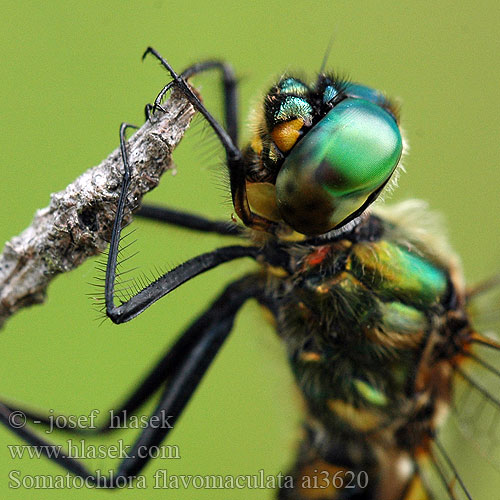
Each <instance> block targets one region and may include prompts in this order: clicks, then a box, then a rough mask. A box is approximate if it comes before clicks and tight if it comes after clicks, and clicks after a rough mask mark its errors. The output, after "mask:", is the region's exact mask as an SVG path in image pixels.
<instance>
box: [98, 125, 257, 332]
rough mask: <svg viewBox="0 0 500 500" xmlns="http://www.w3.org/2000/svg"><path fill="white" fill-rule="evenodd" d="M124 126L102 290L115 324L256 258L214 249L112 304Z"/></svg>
mask: <svg viewBox="0 0 500 500" xmlns="http://www.w3.org/2000/svg"><path fill="white" fill-rule="evenodd" d="M130 126H131V125H128V124H126V123H124V124H122V126H121V127H120V147H121V152H122V158H123V167H124V174H123V183H122V187H121V191H120V198H119V200H118V208H117V210H116V217H115V222H114V225H113V231H112V233H111V243H110V245H109V254H108V263H107V266H106V284H105V287H104V293H105V302H106V314H107V315H108V317H109V318H110V319H111V320H112V321H113V322H115V323H123V322H125V321H129V320H131V319H132V318H135V317H136V316H137V315H139V314H140V313H141V312H143V311H144V310H145V309H146V308H147V307H149V306H150V305H151V304H153V303H154V302H156V301H157V300H158V299H160V298H162V297H163V296H165V295H167V294H168V293H170V292H171V291H172V290H175V289H176V288H177V287H178V286H180V285H182V284H183V283H185V282H186V281H188V280H190V279H191V278H193V277H194V276H197V275H198V274H200V273H203V272H205V271H207V270H209V269H212V268H214V267H216V266H218V265H219V264H222V263H224V262H228V261H230V260H234V259H238V258H241V257H252V258H256V257H257V256H258V255H259V253H260V249H259V248H258V247H252V246H240V245H234V246H229V247H223V248H218V249H216V250H214V251H212V252H209V253H205V254H202V255H199V256H198V257H195V258H193V259H190V260H188V261H187V262H184V264H181V265H180V266H178V267H176V268H175V269H173V270H172V271H169V272H168V273H165V274H164V275H163V276H160V277H159V278H158V279H157V280H156V281H154V282H152V283H151V284H150V285H148V286H147V287H146V288H144V289H143V290H141V291H140V292H139V293H137V294H136V295H134V296H132V297H131V298H130V299H129V300H127V301H126V302H123V303H122V304H120V305H119V306H115V304H114V290H115V279H116V267H117V260H118V253H119V251H118V245H119V242H120V232H121V227H122V221H123V212H124V209H125V200H126V198H127V192H128V187H129V184H130V166H129V163H128V155H127V148H126V143H125V132H126V130H127V128H128V127H130Z"/></svg>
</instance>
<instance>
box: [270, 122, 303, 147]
mask: <svg viewBox="0 0 500 500" xmlns="http://www.w3.org/2000/svg"><path fill="white" fill-rule="evenodd" d="M303 126H304V120H302V119H301V118H295V119H294V120H290V121H287V122H283V123H278V125H276V126H275V127H274V128H273V130H272V132H271V138H272V139H273V141H274V144H276V146H278V148H279V149H280V151H283V152H285V153H286V152H287V151H290V149H292V148H293V146H294V144H295V143H296V142H297V139H298V138H299V136H300V132H299V131H300V129H301V128H302V127H303Z"/></svg>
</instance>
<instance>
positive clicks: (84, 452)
mask: <svg viewBox="0 0 500 500" xmlns="http://www.w3.org/2000/svg"><path fill="white" fill-rule="evenodd" d="M7 449H8V450H9V453H10V457H11V458H12V459H13V460H16V459H22V458H30V459H33V458H44V457H47V458H52V459H57V458H62V457H67V458H72V459H75V460H82V459H86V458H89V459H92V458H94V459H95V458H101V459H104V458H113V459H121V460H123V459H124V458H160V459H169V460H172V459H174V460H175V459H180V458H181V454H180V450H179V446H178V445H175V444H164V445H159V446H139V447H138V448H137V450H136V451H135V452H134V453H131V450H132V445H131V444H125V443H124V442H123V440H122V439H119V440H117V441H116V444H98V445H94V444H90V443H87V441H86V440H85V439H80V440H74V439H68V440H67V441H66V442H65V444H64V446H63V445H62V444H50V445H48V444H47V445H37V446H33V445H30V444H8V445H7Z"/></svg>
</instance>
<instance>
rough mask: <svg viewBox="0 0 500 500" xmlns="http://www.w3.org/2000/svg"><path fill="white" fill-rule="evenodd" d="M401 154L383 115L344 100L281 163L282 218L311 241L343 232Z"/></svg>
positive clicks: (278, 190) (365, 105)
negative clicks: (318, 237) (311, 237)
mask: <svg viewBox="0 0 500 500" xmlns="http://www.w3.org/2000/svg"><path fill="white" fill-rule="evenodd" d="M402 150H403V142H402V139H401V133H400V131H399V128H398V126H397V124H396V122H395V121H394V118H393V117H392V116H391V115H390V114H389V113H388V112H387V111H385V110H384V109H382V108H381V107H379V106H377V105H376V104H374V103H372V102H369V101H366V100H364V99H356V98H347V99H344V100H343V101H342V102H340V103H339V104H338V105H337V106H335V108H333V109H332V110H331V111H329V112H328V114H327V115H326V116H325V117H324V118H323V119H322V120H321V121H320V122H318V123H317V124H316V125H315V126H314V127H313V128H312V129H311V130H310V131H309V132H308V133H307V134H306V136H305V137H304V138H303V139H302V140H301V141H300V142H299V143H298V144H297V145H296V146H295V147H294V148H293V149H292V150H291V152H290V154H289V155H288V157H287V158H286V159H285V161H284V162H283V165H282V167H281V170H280V172H279V174H278V177H277V179H276V199H277V205H278V209H279V211H280V214H281V216H282V217H283V219H284V220H285V222H286V223H287V224H289V225H290V226H291V227H293V229H295V230H296V231H298V232H300V233H303V234H309V235H314V234H323V233H326V232H327V231H330V230H331V229H334V228H336V227H340V226H342V225H343V224H345V223H346V222H348V220H351V219H352V218H353V216H357V215H358V214H360V213H361V212H362V211H363V210H364V209H365V208H366V207H367V206H368V205H369V204H370V203H372V202H373V201H374V200H375V198H376V197H377V195H378V194H379V192H380V191H381V189H382V188H383V186H384V185H385V184H386V182H387V181H388V180H389V178H390V177H391V175H392V173H393V172H394V169H395V168H396V166H397V164H398V162H399V159H400V157H401V152H402Z"/></svg>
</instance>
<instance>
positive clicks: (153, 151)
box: [0, 92, 194, 326]
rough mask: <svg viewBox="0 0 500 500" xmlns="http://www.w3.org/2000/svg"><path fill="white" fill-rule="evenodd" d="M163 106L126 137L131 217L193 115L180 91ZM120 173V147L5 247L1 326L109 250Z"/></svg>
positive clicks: (0, 273) (0, 262)
mask: <svg viewBox="0 0 500 500" xmlns="http://www.w3.org/2000/svg"><path fill="white" fill-rule="evenodd" d="M164 108H165V113H158V114H157V115H156V117H155V118H154V120H153V122H152V123H149V122H146V123H145V124H144V126H143V127H141V128H140V129H139V130H138V131H137V132H136V133H135V134H134V135H133V136H132V137H131V138H130V140H129V141H128V142H127V150H128V152H129V160H130V164H131V168H132V181H131V185H130V192H129V196H128V206H127V210H126V212H127V214H129V215H128V216H127V217H126V219H125V222H129V221H130V213H131V212H132V211H133V210H135V209H136V208H138V206H139V204H140V202H141V199H142V197H143V196H144V194H146V193H147V192H148V191H150V190H151V189H153V188H154V187H156V186H157V184H158V182H159V180H160V176H161V174H162V173H163V172H164V171H165V170H167V169H170V168H172V166H173V163H172V158H171V155H172V151H173V150H174V148H175V147H176V146H177V144H178V143H179V141H180V140H181V138H182V136H183V134H184V132H185V130H186V129H187V127H188V126H189V122H190V121H191V118H192V116H193V114H194V109H193V107H192V106H191V105H190V104H189V102H188V101H187V100H186V99H185V98H184V97H182V96H181V95H180V94H178V93H176V92H174V93H173V94H172V96H171V98H170V99H169V101H168V102H167V103H165V105H164ZM117 132H118V126H117ZM117 137H118V133H117ZM122 175H123V166H122V160H121V156H120V152H119V149H118V148H117V149H116V150H115V151H114V152H113V153H111V154H110V155H109V156H108V158H106V159H105V160H104V161H103V162H102V163H101V164H100V165H98V166H96V167H93V168H91V169H89V170H87V171H86V172H85V173H84V174H82V175H81V176H80V177H78V178H77V179H76V180H75V181H74V182H73V183H71V184H70V185H69V186H68V187H67V188H66V189H64V190H63V191H60V192H58V193H55V194H52V195H51V199H50V204H49V206H48V207H46V208H42V209H40V210H38V211H37V212H36V214H35V217H34V219H33V222H32V224H31V226H29V227H28V228H26V229H25V230H24V231H23V232H22V233H21V234H20V235H19V236H15V237H14V238H12V239H11V240H10V241H8V242H7V243H6V244H5V248H4V251H3V254H1V255H0V326H1V325H2V324H3V322H4V321H5V320H6V319H7V318H8V317H9V316H11V315H12V314H13V313H15V312H16V311H17V310H18V309H20V308H22V307H25V306H29V305H31V304H35V303H40V302H43V300H44V298H45V294H46V290H47V286H48V284H49V283H50V281H51V280H52V279H53V278H54V277H55V276H56V275H57V274H59V273H63V272H67V271H70V270H71V269H74V268H75V267H77V266H79V265H80V264H81V263H82V262H83V261H84V260H85V259H87V258H88V257H90V256H92V255H96V254H98V253H99V252H102V251H103V250H104V249H105V248H106V245H107V243H108V241H109V239H110V236H111V228H112V226H113V221H114V216H115V208H116V204H117V202H118V196H119V192H120V189H119V188H120V185H121V180H122Z"/></svg>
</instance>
